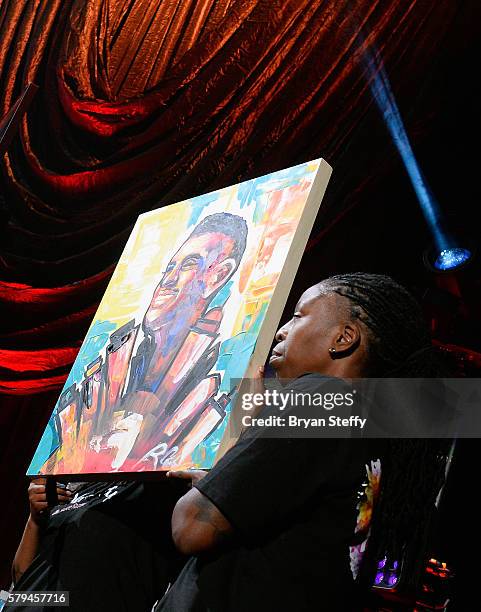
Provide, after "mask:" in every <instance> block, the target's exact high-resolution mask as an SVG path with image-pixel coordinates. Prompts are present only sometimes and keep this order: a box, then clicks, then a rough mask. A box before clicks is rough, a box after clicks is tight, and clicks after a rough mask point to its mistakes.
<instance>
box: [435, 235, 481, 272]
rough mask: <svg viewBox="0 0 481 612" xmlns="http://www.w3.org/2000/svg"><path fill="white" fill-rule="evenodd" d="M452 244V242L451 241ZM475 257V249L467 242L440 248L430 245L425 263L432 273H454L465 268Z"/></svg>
mask: <svg viewBox="0 0 481 612" xmlns="http://www.w3.org/2000/svg"><path fill="white" fill-rule="evenodd" d="M451 242H452V241H451ZM456 242H457V241H456ZM474 255H475V249H474V247H473V246H472V245H471V244H469V241H468V243H466V241H463V242H459V243H457V244H451V245H450V246H445V247H444V248H440V247H439V246H438V245H436V244H432V245H430V246H429V247H428V248H427V249H426V250H425V251H424V256H423V259H424V263H425V265H426V267H427V268H428V269H429V270H430V271H431V272H439V273H442V272H453V271H458V270H461V269H462V268H465V267H466V266H467V265H468V264H470V263H471V262H472V261H473V259H474Z"/></svg>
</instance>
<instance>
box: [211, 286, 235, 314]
mask: <svg viewBox="0 0 481 612" xmlns="http://www.w3.org/2000/svg"><path fill="white" fill-rule="evenodd" d="M233 284H234V281H232V280H230V281H228V282H227V283H226V284H225V285H224V286H223V287H222V289H221V290H220V291H219V293H217V294H216V295H215V296H214V297H213V298H212V300H211V301H210V303H209V310H210V309H211V308H216V307H219V306H220V307H222V306H224V304H225V303H226V302H227V300H228V299H229V298H230V290H231V289H232V285H233Z"/></svg>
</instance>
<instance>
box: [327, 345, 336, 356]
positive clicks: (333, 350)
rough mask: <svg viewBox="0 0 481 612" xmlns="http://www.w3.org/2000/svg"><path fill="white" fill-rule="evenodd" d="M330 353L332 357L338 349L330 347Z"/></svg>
mask: <svg viewBox="0 0 481 612" xmlns="http://www.w3.org/2000/svg"><path fill="white" fill-rule="evenodd" d="M328 351H329V352H330V353H331V355H332V354H333V353H335V352H336V349H335V348H334V347H332V346H330V347H329V348H328Z"/></svg>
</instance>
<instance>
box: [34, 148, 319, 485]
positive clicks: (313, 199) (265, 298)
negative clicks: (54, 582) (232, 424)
mask: <svg viewBox="0 0 481 612" xmlns="http://www.w3.org/2000/svg"><path fill="white" fill-rule="evenodd" d="M330 171H331V168H330V167H329V165H328V164H327V163H326V162H325V161H323V160H315V161H312V162H309V163H305V164H301V165H298V166H295V167H292V168H287V169H285V170H281V171H279V172H274V173H272V174H268V175H266V176H262V177H260V178H257V179H253V180H250V181H246V182H244V183H240V184H238V185H234V186H231V187H227V188H224V189H220V190H218V191H214V192H212V193H208V194H206V195H202V196H199V197H195V198H192V199H189V200H186V201H183V202H179V203H177V204H173V205H171V206H166V207H163V208H159V209H158V210H154V211H152V212H148V213H145V214H143V215H141V216H140V217H139V218H138V220H137V222H136V224H135V227H134V229H133V231H132V234H131V236H130V238H129V240H128V242H127V244H126V246H125V249H124V251H123V253H122V256H121V258H120V260H119V263H118V265H117V267H116V269H115V272H114V274H113V276H112V279H111V281H110V283H109V285H108V287H107V290H106V292H105V295H104V297H103V299H102V301H101V303H100V306H99V308H98V310H97V313H96V315H95V317H94V320H93V322H92V324H91V326H90V328H89V330H88V333H87V336H86V338H85V340H84V342H83V344H82V347H81V349H80V351H79V353H78V356H77V358H76V361H75V363H74V365H73V367H72V370H71V372H70V375H69V377H68V379H67V381H66V383H65V386H64V389H63V391H62V393H61V395H60V397H59V399H58V402H57V404H56V405H55V408H54V410H53V414H52V417H51V419H50V421H49V423H48V426H47V428H46V430H45V432H44V434H43V437H42V439H41V441H40V444H39V446H38V448H37V451H36V453H35V456H34V458H33V460H32V462H31V465H30V467H29V470H28V474H29V475H34V474H57V475H59V474H92V473H104V474H106V473H109V472H122V473H124V472H128V473H132V472H135V473H138V472H146V471H157V470H160V471H162V470H164V471H165V470H168V469H172V468H174V467H175V468H190V467H203V468H209V467H211V466H212V465H213V463H214V460H215V458H216V454H217V452H218V449H219V444H220V442H221V439H222V436H223V434H224V431H225V428H226V424H227V422H228V419H229V415H230V414H231V411H232V410H233V407H234V405H235V400H236V388H235V383H234V381H236V380H237V381H238V380H239V379H241V378H242V377H245V376H246V375H248V373H249V370H250V368H252V367H257V365H259V364H261V363H264V360H265V358H266V356H267V352H268V350H269V347H270V344H271V341H272V338H273V335H274V332H275V329H276V326H277V324H278V321H279V318H280V316H281V314H282V310H283V307H284V305H285V301H286V299H287V296H288V293H289V290H290V287H291V285H292V281H293V279H294V275H295V273H296V271H297V268H298V265H299V262H300V258H301V256H302V253H303V251H304V248H305V245H306V242H307V239H308V236H309V233H310V231H311V229H312V224H313V222H314V219H315V217H316V214H317V211H318V208H319V205H320V202H321V200H322V196H323V193H324V190H325V188H326V185H327V181H328V179H329V175H330Z"/></svg>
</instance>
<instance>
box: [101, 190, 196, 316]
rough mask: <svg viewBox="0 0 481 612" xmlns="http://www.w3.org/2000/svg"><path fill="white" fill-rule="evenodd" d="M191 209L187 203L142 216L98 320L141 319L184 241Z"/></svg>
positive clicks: (123, 254) (108, 288)
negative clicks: (171, 260)
mask: <svg viewBox="0 0 481 612" xmlns="http://www.w3.org/2000/svg"><path fill="white" fill-rule="evenodd" d="M191 212H192V208H191V207H190V206H186V202H179V203H177V204H175V205H173V206H169V207H166V208H161V209H159V210H156V211H153V212H150V213H146V214H143V215H141V216H140V217H139V219H138V221H137V223H136V225H135V228H134V231H133V233H132V234H131V236H130V238H129V240H128V241H127V244H126V246H125V249H124V252H123V253H122V256H121V258H120V260H119V263H118V264H117V267H116V269H115V272H114V274H113V276H112V278H111V280H110V283H109V285H108V287H107V290H106V292H105V295H104V298H103V300H102V302H101V304H100V306H99V309H98V310H97V314H96V316H95V319H96V320H100V321H106V320H108V321H112V322H114V323H116V324H117V325H118V326H119V327H120V326H121V325H124V323H127V321H130V320H131V319H133V318H137V319H139V318H142V317H143V315H144V312H145V309H146V308H147V305H148V304H149V302H150V299H151V297H152V293H153V290H154V288H155V287H156V285H157V283H158V282H159V281H160V279H161V277H162V272H163V271H164V266H165V265H166V264H167V261H168V260H169V259H170V258H171V256H172V255H173V253H174V251H175V249H176V247H178V246H180V243H181V242H182V241H181V240H180V237H181V236H183V234H184V232H185V230H186V229H187V223H188V221H189V218H190V215H191Z"/></svg>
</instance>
